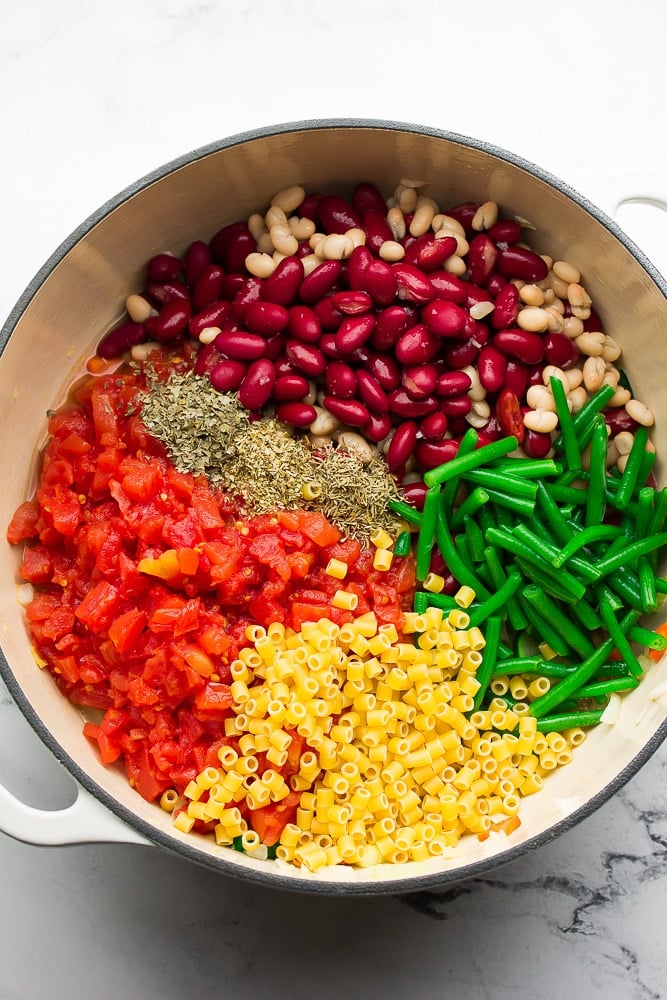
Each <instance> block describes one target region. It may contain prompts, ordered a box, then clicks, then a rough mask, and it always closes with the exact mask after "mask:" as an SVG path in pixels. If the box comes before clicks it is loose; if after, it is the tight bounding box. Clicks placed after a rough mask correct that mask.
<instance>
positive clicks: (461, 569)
mask: <svg viewBox="0 0 667 1000" xmlns="http://www.w3.org/2000/svg"><path fill="white" fill-rule="evenodd" d="M435 537H436V541H437V544H438V548H439V549H440V554H441V556H442V558H443V559H444V560H445V565H446V567H447V569H448V570H449V572H450V573H451V574H452V576H453V577H454V578H455V579H456V580H458V582H459V583H460V584H461V585H462V586H463V585H464V584H465V585H466V586H468V587H471V588H472V589H473V590H474V591H475V594H476V595H477V597H479V598H481V599H482V600H486V598H488V597H490V596H491V594H490V593H489V591H488V590H487V588H486V587H485V586H484V584H483V583H482V581H481V580H480V579H479V577H478V576H477V575H476V574H475V573H474V572H473V571H472V570H471V569H469V567H468V566H466V564H465V562H464V561H463V559H462V558H461V556H460V555H459V553H458V552H457V550H456V546H455V545H454V540H453V539H452V536H451V534H450V532H449V528H448V526H447V522H446V519H445V516H444V512H443V510H442V506H440V510H439V511H438V518H437V520H436V525H435Z"/></svg>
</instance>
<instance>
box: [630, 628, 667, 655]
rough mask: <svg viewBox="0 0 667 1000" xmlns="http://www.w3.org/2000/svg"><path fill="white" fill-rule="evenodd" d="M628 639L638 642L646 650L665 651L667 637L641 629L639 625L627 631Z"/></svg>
mask: <svg viewBox="0 0 667 1000" xmlns="http://www.w3.org/2000/svg"><path fill="white" fill-rule="evenodd" d="M628 638H629V639H631V640H632V642H638V643H639V644H640V645H641V646H646V648H647V649H667V636H664V635H662V634H661V633H660V632H652V631H651V629H648V628H642V626H641V625H633V626H632V628H631V629H629V630H628Z"/></svg>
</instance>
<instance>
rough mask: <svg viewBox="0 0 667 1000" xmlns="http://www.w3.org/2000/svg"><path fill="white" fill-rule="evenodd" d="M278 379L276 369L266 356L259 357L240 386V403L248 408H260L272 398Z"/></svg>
mask: <svg viewBox="0 0 667 1000" xmlns="http://www.w3.org/2000/svg"><path fill="white" fill-rule="evenodd" d="M275 381H276V370H275V368H274V367H273V364H272V363H271V362H270V361H268V360H267V359H266V358H259V360H258V361H253V362H252V364H251V365H250V366H249V368H248V371H247V374H246V377H245V378H244V379H243V382H242V383H241V385H240V387H239V392H238V396H239V403H241V404H242V405H243V406H245V408H246V409H247V410H259V409H260V408H261V407H262V406H264V405H265V403H268V401H269V399H270V398H271V392H272V390H273V385H274V383H275Z"/></svg>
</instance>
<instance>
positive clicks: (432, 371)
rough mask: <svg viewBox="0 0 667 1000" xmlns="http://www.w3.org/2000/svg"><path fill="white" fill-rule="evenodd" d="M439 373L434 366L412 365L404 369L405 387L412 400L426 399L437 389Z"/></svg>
mask: <svg viewBox="0 0 667 1000" xmlns="http://www.w3.org/2000/svg"><path fill="white" fill-rule="evenodd" d="M437 380H438V371H437V369H436V368H435V366H434V365H412V366H410V367H408V368H404V369H403V379H402V381H403V387H404V389H405V391H406V392H407V394H408V396H409V397H410V399H425V398H426V397H427V396H430V395H431V393H432V392H433V391H434V389H435V384H436V382H437Z"/></svg>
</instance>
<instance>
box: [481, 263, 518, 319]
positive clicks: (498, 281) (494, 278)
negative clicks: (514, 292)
mask: <svg viewBox="0 0 667 1000" xmlns="http://www.w3.org/2000/svg"><path fill="white" fill-rule="evenodd" d="M508 284H509V282H508V281H507V279H506V278H503V276H502V274H492V275H491V277H490V278H489V280H488V281H487V283H486V290H487V292H488V293H489V295H490V296H491V297H492V298H493V299H496V298H497V297H498V296H499V295H500V293H501V292H502V290H503V288H505V287H506V286H507V285H508ZM512 287H514V286H512ZM507 325H508V324H507V323H504V324H503V326H507Z"/></svg>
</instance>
